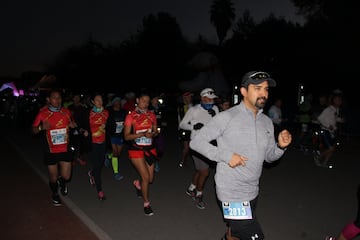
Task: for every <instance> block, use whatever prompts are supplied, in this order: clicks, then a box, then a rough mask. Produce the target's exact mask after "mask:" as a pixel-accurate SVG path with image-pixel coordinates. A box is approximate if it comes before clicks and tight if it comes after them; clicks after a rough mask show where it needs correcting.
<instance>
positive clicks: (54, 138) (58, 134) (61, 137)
mask: <svg viewBox="0 0 360 240" xmlns="http://www.w3.org/2000/svg"><path fill="white" fill-rule="evenodd" d="M50 138H51V142H52V144H53V145H60V144H64V143H66V142H67V141H66V128H60V129H53V130H50Z"/></svg>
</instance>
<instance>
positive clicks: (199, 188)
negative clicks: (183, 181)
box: [179, 88, 219, 209]
mask: <svg viewBox="0 0 360 240" xmlns="http://www.w3.org/2000/svg"><path fill="white" fill-rule="evenodd" d="M200 98H201V100H200V103H199V104H197V105H195V106H193V107H191V108H189V109H188V111H187V112H186V114H185V116H184V117H183V119H182V120H181V122H180V123H179V128H181V129H184V130H190V131H191V135H190V142H191V139H192V138H193V137H194V136H195V135H196V134H197V132H198V131H199V130H200V129H201V128H202V127H203V126H204V125H205V124H206V123H207V122H208V121H210V119H211V118H212V117H213V116H215V115H216V114H217V113H219V108H218V107H217V106H216V104H215V101H214V99H215V98H217V96H216V95H215V91H214V90H213V89H212V88H205V89H203V90H202V91H201V92H200ZM191 156H192V158H193V160H194V165H195V173H194V175H193V178H192V181H191V184H190V186H189V187H188V189H187V190H186V194H188V195H189V196H190V197H191V198H192V199H193V200H195V202H196V206H197V207H198V208H199V209H205V203H204V201H203V190H204V186H205V182H206V179H207V178H208V176H209V159H207V158H206V157H204V156H203V155H201V154H199V153H197V152H195V151H191Z"/></svg>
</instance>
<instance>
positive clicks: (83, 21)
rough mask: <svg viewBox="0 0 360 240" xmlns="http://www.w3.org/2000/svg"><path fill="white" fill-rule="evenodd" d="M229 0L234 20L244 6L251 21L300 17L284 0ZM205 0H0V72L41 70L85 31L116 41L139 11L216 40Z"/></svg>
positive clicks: (135, 23)
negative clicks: (162, 16) (174, 21)
mask: <svg viewBox="0 0 360 240" xmlns="http://www.w3.org/2000/svg"><path fill="white" fill-rule="evenodd" d="M233 2H234V3H235V6H234V7H235V9H236V20H237V19H238V18H239V17H241V16H242V13H243V11H244V10H245V9H249V10H250V12H251V15H252V16H253V17H254V19H255V20H256V21H259V20H261V19H263V18H264V17H267V16H268V15H269V14H270V13H273V14H275V16H277V17H284V18H285V19H287V20H291V21H293V22H299V23H302V22H303V18H302V17H301V16H297V15H296V14H295V8H294V7H293V6H292V3H291V2H290V1H289V0H272V1H266V0H242V1H233ZM211 4H212V0H196V1H194V0H181V1H169V0H156V1H139V0H131V1H129V0H121V1H119V0H110V1H92V0H90V1H85V0H76V1H56V2H55V1H45V0H36V1H26V0H5V3H4V2H2V4H1V5H2V6H1V8H0V27H1V31H2V34H1V37H0V48H1V49H0V53H1V54H0V76H3V75H12V76H15V77H17V76H19V75H20V74H21V73H22V72H23V71H29V70H34V71H42V70H43V66H44V65H45V64H46V63H49V62H51V61H52V60H53V58H54V57H55V56H56V55H57V54H58V53H59V52H61V51H62V50H64V49H66V48H68V47H71V46H74V45H81V44H83V43H84V42H86V41H87V40H88V39H89V36H90V35H91V36H92V37H93V39H94V40H96V41H99V42H102V43H104V44H107V43H111V44H116V43H119V42H121V41H122V40H124V39H126V38H128V37H129V36H130V35H131V34H133V33H135V32H136V30H137V29H139V28H140V27H141V23H142V18H143V17H144V16H147V15H149V14H156V13H158V12H160V11H162V12H168V13H169V14H170V15H171V16H173V17H175V18H176V19H177V22H178V23H179V25H180V28H181V30H182V31H183V34H184V36H185V37H186V38H188V39H189V40H194V39H196V38H197V37H198V36H199V34H201V35H203V36H205V37H206V38H207V39H208V40H210V41H211V42H216V41H217V36H216V32H215V28H214V27H213V26H212V25H211V23H210V15H209V11H210V6H211ZM236 20H235V21H236Z"/></svg>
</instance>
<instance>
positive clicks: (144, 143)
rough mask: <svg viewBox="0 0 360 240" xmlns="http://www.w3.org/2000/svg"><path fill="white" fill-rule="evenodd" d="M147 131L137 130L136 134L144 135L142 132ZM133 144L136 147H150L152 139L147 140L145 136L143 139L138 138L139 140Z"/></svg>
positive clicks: (145, 130)
mask: <svg viewBox="0 0 360 240" xmlns="http://www.w3.org/2000/svg"><path fill="white" fill-rule="evenodd" d="M147 131H148V130H147V129H144V130H138V131H136V133H137V134H138V133H144V132H147ZM135 143H136V145H139V146H150V145H151V144H152V138H147V137H145V136H143V137H139V138H136V139H135Z"/></svg>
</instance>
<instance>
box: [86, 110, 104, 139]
mask: <svg viewBox="0 0 360 240" xmlns="http://www.w3.org/2000/svg"><path fill="white" fill-rule="evenodd" d="M108 118H109V111H108V110H106V109H104V110H102V111H101V112H99V113H97V112H94V111H90V117H89V123H90V131H91V137H92V143H103V142H105V140H106V132H105V126H106V121H107V119H108Z"/></svg>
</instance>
